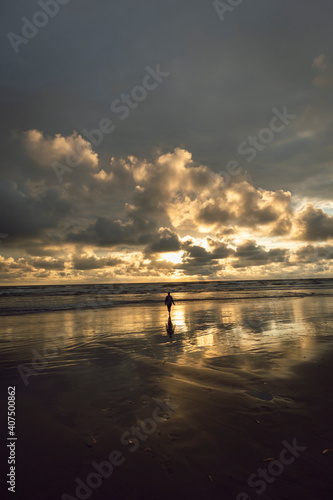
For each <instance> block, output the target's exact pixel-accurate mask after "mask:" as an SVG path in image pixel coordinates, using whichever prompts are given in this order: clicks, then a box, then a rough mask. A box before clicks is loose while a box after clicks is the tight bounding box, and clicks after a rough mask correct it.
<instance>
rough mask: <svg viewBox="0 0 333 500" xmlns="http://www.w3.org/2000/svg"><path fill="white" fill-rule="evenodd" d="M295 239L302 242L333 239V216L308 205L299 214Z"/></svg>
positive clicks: (296, 221)
mask: <svg viewBox="0 0 333 500" xmlns="http://www.w3.org/2000/svg"><path fill="white" fill-rule="evenodd" d="M294 234H295V239H297V240H302V241H326V240H329V239H332V238H333V216H329V215H328V214H327V213H326V212H324V210H322V209H320V208H316V207H314V206H313V205H312V204H311V203H308V204H307V205H306V206H305V207H304V208H303V210H301V211H300V212H298V213H297V216H296V219H295V229H294Z"/></svg>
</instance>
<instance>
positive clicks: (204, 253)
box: [175, 240, 234, 276]
mask: <svg viewBox="0 0 333 500" xmlns="http://www.w3.org/2000/svg"><path fill="white" fill-rule="evenodd" d="M214 244H215V245H214V248H213V250H212V251H208V250H206V249H205V248H203V247H202V246H200V245H196V244H193V242H192V241H191V240H186V241H184V242H183V243H182V250H183V251H184V253H183V256H182V263H181V264H177V265H176V266H175V269H180V270H182V271H183V272H184V273H185V274H188V275H198V276H200V275H202V276H213V275H216V273H218V271H221V269H223V267H224V264H223V262H219V260H223V259H226V258H227V257H229V256H231V255H232V254H233V252H234V251H233V250H232V249H231V248H228V247H227V245H225V244H223V243H220V242H219V243H218V242H214Z"/></svg>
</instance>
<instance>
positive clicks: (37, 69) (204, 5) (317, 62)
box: [0, 0, 333, 276]
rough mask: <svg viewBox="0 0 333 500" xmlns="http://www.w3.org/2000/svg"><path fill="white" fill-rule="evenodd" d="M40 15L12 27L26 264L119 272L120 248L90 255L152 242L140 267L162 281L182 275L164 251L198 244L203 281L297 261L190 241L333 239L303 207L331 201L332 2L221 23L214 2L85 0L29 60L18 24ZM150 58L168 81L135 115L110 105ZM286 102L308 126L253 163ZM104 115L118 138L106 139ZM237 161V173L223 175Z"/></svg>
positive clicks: (18, 5)
mask: <svg viewBox="0 0 333 500" xmlns="http://www.w3.org/2000/svg"><path fill="white" fill-rule="evenodd" d="M38 10H41V7H40V5H39V3H38V2H37V1H31V2H26V1H24V0H18V1H16V2H9V1H7V2H5V3H4V6H3V16H2V18H1V20H0V25H1V29H2V32H3V35H4V36H3V42H4V43H3V44H2V48H1V59H2V63H1V70H2V76H3V79H2V82H3V83H2V97H1V104H2V123H1V131H2V134H1V138H0V148H1V151H2V161H1V181H2V184H1V188H0V233H2V234H8V235H9V237H8V238H6V240H3V242H2V244H1V246H0V249H1V250H3V249H7V248H8V249H9V250H8V252H9V253H8V254H7V257H8V256H9V255H13V257H14V258H15V261H14V262H12V261H11V260H7V261H6V262H7V266H9V267H8V268H9V269H10V270H11V272H17V273H18V275H19V273H22V274H24V272H25V271H27V272H34V270H36V269H40V270H41V271H42V268H41V266H42V265H44V264H45V267H44V268H43V269H46V270H47V269H48V270H49V272H50V273H52V272H56V271H57V264H56V263H55V260H53V259H54V258H55V257H57V258H58V260H59V269H61V268H62V266H63V265H64V260H65V259H66V255H67V254H66V252H69V255H71V256H72V254H71V253H70V252H72V251H74V255H77V256H76V257H75V259H76V260H75V264H74V268H75V270H77V271H78V272H79V271H80V270H89V269H100V270H101V271H102V270H103V269H104V268H107V267H108V264H107V262H109V263H110V267H111V268H112V269H113V268H114V272H115V273H117V272H118V268H117V265H118V264H119V265H120V267H121V266H122V263H118V264H117V263H115V264H114V265H113V264H112V262H113V261H112V259H113V257H110V259H111V260H107V259H109V257H107V258H106V257H96V258H95V257H87V255H85V254H84V247H85V246H86V245H88V246H93V247H98V246H101V247H105V248H107V247H110V248H112V249H113V250H114V251H117V250H120V251H122V250H123V248H124V247H130V249H131V251H143V252H144V256H148V257H149V258H150V259H151V267H149V268H147V267H146V264H142V263H140V264H137V263H132V264H131V266H132V268H128V269H129V270H132V271H133V272H138V273H141V275H147V276H149V272H150V273H152V274H154V273H155V272H156V273H158V272H161V273H162V272H165V273H170V272H171V271H172V269H177V267H172V266H173V265H172V264H170V263H167V264H165V263H164V264H163V263H161V261H160V260H159V258H163V253H167V252H175V251H180V250H183V251H184V256H183V259H184V262H183V264H180V266H183V269H184V270H186V272H188V273H189V275H194V274H196V273H198V272H200V270H202V272H203V274H204V275H210V276H213V275H214V273H217V272H218V270H219V269H221V262H222V263H223V260H224V259H227V258H228V257H232V258H234V259H235V261H234V262H235V265H236V266H243V264H244V265H248V266H251V265H253V266H257V265H259V264H258V263H259V262H260V263H267V264H269V263H272V264H273V265H274V263H278V262H283V259H284V258H287V254H285V253H284V250H282V249H279V248H277V249H271V250H266V249H264V248H263V247H261V246H260V245H259V244H256V243H248V244H245V245H243V246H240V247H238V249H237V252H236V255H235V256H233V250H230V248H229V247H228V245H226V244H225V243H223V242H216V243H214V242H213V243H210V245H211V248H210V250H207V249H206V248H203V247H201V246H200V244H194V243H193V242H192V243H189V242H187V243H186V242H185V243H184V237H186V236H187V235H189V236H190V237H193V238H196V237H197V236H198V234H199V233H198V232H199V231H200V234H202V233H203V234H206V235H209V234H210V236H211V235H212V234H214V238H215V237H221V241H222V240H223V237H225V238H228V237H230V241H231V238H232V236H237V235H238V233H241V232H242V230H244V231H247V230H249V231H251V232H252V233H253V234H254V237H257V236H258V235H259V236H270V237H272V238H274V237H279V238H282V237H285V238H292V239H298V240H300V241H325V240H329V239H330V238H332V235H333V227H332V216H330V215H331V214H330V215H329V214H328V213H326V212H324V211H323V210H321V209H319V208H316V207H315V202H313V204H312V205H308V207H306V208H305V209H304V210H302V211H301V212H297V207H299V206H301V205H302V206H303V205H304V203H305V202H304V203H302V197H304V196H305V195H306V196H307V200H306V201H313V200H312V198H314V199H317V200H319V199H320V198H322V199H323V200H327V201H328V202H329V203H331V193H332V187H333V177H332V168H331V162H332V146H331V137H332V133H333V119H332V116H333V100H332V87H333V78H332V75H333V64H332V61H333V52H332V49H331V46H332V45H331V19H332V14H333V4H332V3H331V2H327V1H326V0H318V1H316V2H315V1H314V0H295V1H293V2H287V1H284V2H274V1H272V0H268V1H266V2H262V1H260V0H251V2H242V4H241V5H239V7H237V8H236V9H235V10H234V11H233V12H231V13H230V14H227V15H226V19H225V21H224V22H223V23H221V21H220V19H219V17H218V15H217V13H216V12H215V9H214V7H213V2H212V1H209V2H202V1H201V0H184V1H183V2H177V1H176V0H169V1H168V2H165V1H163V0H143V1H142V2H133V1H132V0H123V1H121V2H109V1H107V0H96V1H94V2H91V1H88V0H80V2H79V1H78V0H71V1H70V2H68V3H67V4H65V5H61V6H60V8H59V12H58V13H57V14H56V15H55V16H54V17H52V18H50V19H49V20H48V22H47V24H46V25H45V26H44V27H42V28H40V29H38V33H37V34H36V35H35V36H33V37H31V39H29V40H28V42H27V43H25V44H21V45H20V46H19V53H18V54H16V53H15V51H14V50H13V47H12V46H11V44H10V41H9V40H8V38H7V34H8V32H13V33H16V34H19V35H21V31H22V17H23V16H25V17H26V18H27V19H28V20H30V21H31V20H32V19H33V16H34V14H35V13H36V11H38ZM148 65H149V66H150V67H151V68H157V66H158V65H160V68H161V71H162V72H166V73H169V76H168V77H166V78H164V79H163V81H162V82H161V83H160V84H159V85H158V86H157V88H156V89H155V90H153V91H151V92H148V94H147V96H146V97H145V98H144V99H143V100H142V101H140V102H136V103H135V104H134V106H133V109H132V108H129V114H128V116H127V117H126V118H124V117H123V119H122V117H121V114H120V113H119V112H117V111H115V110H114V109H113V110H111V104H112V102H114V101H115V99H119V100H123V99H127V97H126V96H127V95H130V96H131V93H132V92H133V89H134V88H136V87H137V86H138V85H142V82H143V78H144V76H145V75H146V73H147V70H146V68H147V66H148ZM132 101H133V98H132ZM284 107H286V109H287V110H288V112H289V113H291V114H293V115H295V116H296V117H295V119H292V120H291V121H290V123H289V124H288V125H286V126H285V127H284V128H283V129H281V131H280V132H275V133H274V135H273V137H272V139H271V140H269V141H268V142H267V143H263V142H262V141H261V140H260V141H259V142H257V143H256V144H257V146H256V151H255V158H254V159H253V160H252V161H248V160H249V156H248V154H246V155H245V154H243V153H242V151H241V150H240V149H239V146H240V144H242V143H244V141H245V143H250V141H253V140H256V141H257V140H258V138H259V137H260V136H262V137H264V136H265V134H264V135H262V134H260V132H261V131H262V130H264V129H266V137H267V130H268V128H269V127H270V123H271V119H272V117H273V114H274V113H273V111H272V110H273V108H276V109H278V110H280V111H282V110H283V108H284ZM104 118H108V119H111V120H112V121H113V123H114V125H115V130H114V131H113V132H112V133H111V132H110V133H104V135H103V136H102V139H101V141H100V143H99V144H94V140H93V139H92V137H93V136H94V137H95V138H96V137H97V136H98V135H99V134H98V132H96V129H97V128H98V127H99V125H100V123H101V120H103V119H104ZM93 129H95V131H94V132H93ZM96 133H97V135H96ZM268 133H269V130H268ZM90 141H91V142H90ZM95 142H96V141H95ZM175 148H176V149H175ZM79 151H80V153H79V162H78V163H77V155H78V152H79ZM163 155H164V156H163ZM191 155H192V156H193V157H192V158H191ZM110 158H111V161H110ZM230 160H236V161H238V162H239V169H240V174H239V176H238V177H237V176H233V175H231V176H230V177H231V178H230V182H224V181H223V179H222V177H220V178H219V180H217V178H214V176H212V172H214V171H215V172H220V171H221V170H223V171H224V170H225V169H226V164H227V163H228V162H229V161H230ZM54 163H56V164H57V165H62V167H58V168H62V169H63V173H62V174H61V175H60V178H61V179H59V175H56V172H55V170H54V168H53V167H52V165H54ZM58 174H59V172H58ZM60 180H61V182H60ZM294 195H297V201H298V204H297V206H296V204H295V202H294V201H293V197H294ZM200 234H199V236H200ZM246 238H248V236H246ZM189 241H192V240H189ZM207 241H208V239H207ZM223 241H224V240H223ZM251 245H252V246H251ZM68 248H70V250H68ZM73 248H74V249H75V250H73ZM81 250H82V252H81ZM24 251H26V253H25V254H26V255H28V257H27V260H26V261H22V260H20V255H22V254H24ZM75 252H77V253H75ZM38 256H39V257H41V259H40V260H38V259H34V258H35V257H38ZM31 257H32V258H31ZM48 257H52V259H48ZM71 258H72V257H70V259H71ZM114 258H115V259H117V256H115V257H114ZM80 259H81V260H80ZM103 259H106V260H103ZM219 259H220V261H221V262H220V263H219V262H218V261H219ZM279 259H282V260H281V261H280V260H279ZM260 265H261V264H260ZM15 266H16V267H15ZM52 266H53V267H52ZM75 266H78V267H75ZM84 266H86V267H84ZM89 266H97V267H96V268H93V267H89ZM163 266H164V267H163ZM163 269H164V271H163ZM38 272H39V271H38ZM119 272H120V271H119ZM145 273H147V274H145ZM36 276H37V273H36Z"/></svg>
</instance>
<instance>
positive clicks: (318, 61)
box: [312, 54, 333, 89]
mask: <svg viewBox="0 0 333 500" xmlns="http://www.w3.org/2000/svg"><path fill="white" fill-rule="evenodd" d="M312 66H313V67H315V68H317V69H318V70H319V71H320V74H319V75H318V76H317V77H316V78H315V79H314V82H313V83H314V85H315V86H317V87H320V88H323V89H324V88H326V87H330V86H331V85H332V84H333V67H332V65H331V64H330V61H329V59H328V57H327V56H326V55H325V54H320V55H319V56H317V57H315V58H314V60H313V63H312Z"/></svg>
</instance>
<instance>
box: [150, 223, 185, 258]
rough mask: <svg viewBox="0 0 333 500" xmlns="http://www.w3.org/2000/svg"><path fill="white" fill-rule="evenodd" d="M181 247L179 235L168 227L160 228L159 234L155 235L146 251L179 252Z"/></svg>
mask: <svg viewBox="0 0 333 500" xmlns="http://www.w3.org/2000/svg"><path fill="white" fill-rule="evenodd" d="M180 248H181V242H180V239H179V236H178V234H177V233H175V232H174V231H171V229H168V228H164V227H163V228H160V229H159V231H158V235H156V237H154V239H153V241H152V242H151V243H150V245H149V246H148V247H147V248H146V249H145V251H146V253H148V254H149V253H165V252H177V251H179V250H180Z"/></svg>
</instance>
